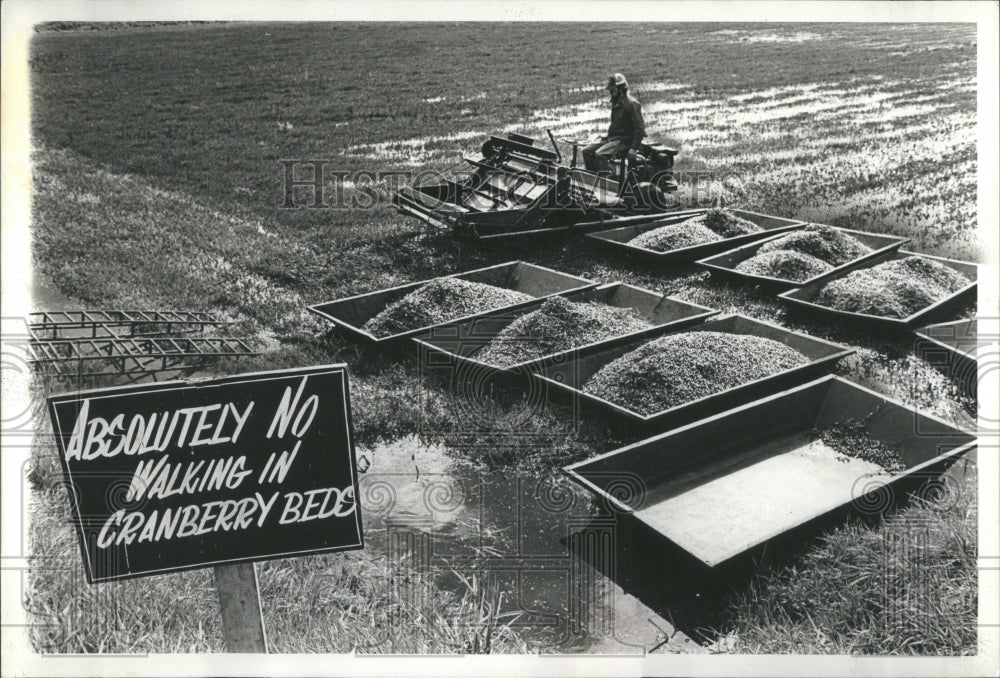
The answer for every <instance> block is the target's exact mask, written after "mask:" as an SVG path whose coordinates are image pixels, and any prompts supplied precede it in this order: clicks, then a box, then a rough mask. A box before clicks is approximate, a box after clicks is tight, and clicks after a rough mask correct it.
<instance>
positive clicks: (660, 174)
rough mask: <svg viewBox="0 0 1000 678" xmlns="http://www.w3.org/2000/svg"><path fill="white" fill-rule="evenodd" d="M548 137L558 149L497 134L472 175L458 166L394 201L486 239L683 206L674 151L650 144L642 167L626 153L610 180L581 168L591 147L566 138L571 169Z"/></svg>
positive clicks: (469, 164) (468, 161) (593, 225)
mask: <svg viewBox="0 0 1000 678" xmlns="http://www.w3.org/2000/svg"><path fill="white" fill-rule="evenodd" d="M549 138H550V139H551V141H552V150H549V149H548V148H543V147H541V146H539V145H538V144H537V143H536V140H535V139H533V138H531V137H528V136H524V135H521V134H513V133H512V134H508V135H507V137H506V138H503V137H498V136H491V137H490V138H489V139H488V140H487V141H486V142H485V143H484V144H483V146H482V158H481V159H478V160H476V159H472V158H464V162H463V163H461V165H462V166H463V167H466V168H467V171H466V172H465V173H463V174H459V173H458V172H456V171H455V168H454V167H453V168H452V172H451V173H450V174H451V175H452V176H451V177H447V178H446V177H442V178H441V179H440V180H438V181H436V182H433V183H425V184H420V185H415V186H408V187H405V188H403V189H401V190H400V191H398V192H397V193H396V194H395V195H394V196H393V204H395V206H396V209H397V210H398V211H400V212H402V213H403V214H407V215H410V216H414V217H416V218H418V219H420V220H421V221H423V222H425V223H427V224H429V225H431V226H434V227H437V228H440V229H448V230H451V231H453V232H454V233H455V234H456V235H459V236H465V237H471V238H476V239H481V240H487V239H497V238H510V237H517V236H526V235H531V234H544V233H559V232H567V231H574V230H578V231H584V230H593V229H597V228H600V227H601V226H602V223H603V222H604V221H605V220H607V219H611V218H614V217H618V216H622V215H637V214H657V213H662V212H669V211H673V210H676V209H678V206H677V205H676V204H674V202H675V201H673V200H671V199H670V198H668V197H667V195H666V194H667V193H671V192H673V191H676V190H677V183H676V181H675V180H674V177H673V174H672V170H673V166H674V156H675V155H677V151H676V150H675V149H672V148H668V147H666V146H663V145H660V144H643V145H642V147H641V148H640V149H639V153H638V154H637V157H636V161H635V162H633V163H629V161H628V159H627V158H626V157H624V156H623V157H621V158H619V159H618V160H617V163H616V164H617V171H616V172H615V173H614V174H613V176H607V175H602V174H595V173H594V172H590V171H587V170H585V169H583V168H582V167H578V166H577V157H578V151H579V149H580V147H581V146H583V145H585V144H586V142H582V141H577V140H573V139H560V141H562V142H563V143H564V144H570V145H572V148H573V155H572V159H571V160H570V161H569V164H566V163H565V162H564V161H563V157H562V153H561V151H560V150H559V144H558V143H556V138H555V137H554V136H553V135H552V133H551V132H549ZM456 167H457V166H456Z"/></svg>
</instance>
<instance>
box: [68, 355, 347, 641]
mask: <svg viewBox="0 0 1000 678" xmlns="http://www.w3.org/2000/svg"><path fill="white" fill-rule="evenodd" d="M49 413H50V415H51V417H52V424H53V428H54V430H55V432H56V440H57V442H58V445H59V453H60V461H61V463H62V468H63V474H64V481H65V484H66V487H67V489H68V491H69V495H70V502H71V504H72V506H73V512H74V515H75V517H76V522H77V525H78V526H79V536H80V548H81V551H82V553H83V560H84V570H85V573H86V576H87V580H88V581H89V582H90V583H95V582H104V581H114V580H118V579H127V578H132V577H143V576H149V575H154V574H160V573H166V572H177V571H181V570H189V569H194V568H201V567H214V568H215V585H216V589H217V590H218V594H219V606H220V609H221V612H222V620H223V626H224V629H223V630H224V636H225V640H226V649H227V650H229V651H230V652H266V651H267V641H266V637H265V634H264V623H263V618H262V616H261V604H260V595H259V592H258V588H257V574H256V570H255V566H254V562H255V561H258V560H264V559H271V558H287V557H293V556H300V555H306V554H312V553H326V552H330V551H344V550H350V549H360V548H364V539H363V533H362V529H361V512H360V509H359V507H358V502H357V497H358V479H357V474H356V467H357V463H356V460H355V453H354V444H353V440H352V435H351V430H352V427H351V409H350V389H349V387H348V380H347V371H346V367H345V366H344V365H329V366H322V367H309V368H301V369H294V370H279V371H275V372H261V373H255V374H246V375H239V376H233V377H224V378H221V379H213V380H206V381H199V382H193V383H189V382H167V383H160V384H143V385H138V386H127V387H121V388H110V389H96V390H93V391H85V392H80V393H72V394H64V395H57V396H52V397H50V398H49Z"/></svg>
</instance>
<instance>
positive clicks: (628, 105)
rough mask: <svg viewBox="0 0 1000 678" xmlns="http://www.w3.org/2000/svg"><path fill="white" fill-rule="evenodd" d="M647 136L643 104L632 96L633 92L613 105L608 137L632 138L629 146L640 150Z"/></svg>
mask: <svg viewBox="0 0 1000 678" xmlns="http://www.w3.org/2000/svg"><path fill="white" fill-rule="evenodd" d="M644 136H646V125H645V123H643V121H642V106H641V105H639V102H638V101H636V100H635V99H634V98H632V95H631V94H627V93H626V95H625V99H624V100H622V101H619V102H618V103H616V104H613V105H612V106H611V126H610V127H608V138H609V139H613V138H615V137H619V138H626V139H630V144H629V148H631V149H634V150H638V149H639V144H640V143H642V138H643V137H644Z"/></svg>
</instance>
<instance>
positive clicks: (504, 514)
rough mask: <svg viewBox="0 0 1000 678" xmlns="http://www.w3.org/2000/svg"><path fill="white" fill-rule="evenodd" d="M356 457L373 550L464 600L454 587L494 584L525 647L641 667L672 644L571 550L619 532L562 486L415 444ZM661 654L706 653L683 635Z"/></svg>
mask: <svg viewBox="0 0 1000 678" xmlns="http://www.w3.org/2000/svg"><path fill="white" fill-rule="evenodd" d="M359 456H361V457H364V458H365V459H366V461H362V462H361V463H362V465H364V464H367V463H368V462H370V464H371V465H370V467H369V468H368V470H367V472H366V473H365V474H364V475H363V476H362V477H361V484H360V486H361V505H362V511H363V516H364V521H365V537H366V540H367V543H368V547H367V548H372V549H375V550H376V552H385V553H386V555H387V556H389V557H390V562H398V563H405V564H407V565H408V566H413V567H416V568H417V569H420V570H423V571H426V572H431V573H433V575H434V577H435V580H436V582H437V584H438V585H439V586H443V587H446V588H449V589H451V590H453V591H455V592H456V593H463V592H464V591H465V590H466V586H465V584H463V583H462V580H461V578H460V577H459V576H458V575H461V576H462V577H465V578H467V579H471V577H472V575H473V574H476V575H477V577H478V579H479V581H483V579H484V578H485V579H488V580H492V581H494V582H495V583H496V585H497V588H498V589H499V591H501V592H502V593H503V606H502V609H503V611H504V612H508V613H509V612H519V613H520V614H519V616H518V618H517V619H516V621H514V623H513V626H515V627H517V628H518V630H519V632H520V633H521V634H522V636H523V637H525V638H526V639H527V640H528V642H529V643H537V644H544V645H545V647H547V648H552V647H554V648H556V649H555V651H557V652H571V653H593V652H600V653H609V654H625V655H635V654H642V653H643V652H644V651H651V650H653V649H654V648H657V646H658V645H660V644H661V643H663V641H665V640H666V636H667V635H670V634H673V633H674V632H675V629H674V628H673V627H672V626H671V625H670V624H669V623H668V622H667V621H666V620H664V619H662V618H661V617H660V616H659V615H657V614H656V613H655V612H653V611H652V610H650V609H649V608H647V607H646V606H645V605H643V604H642V603H641V602H640V601H638V600H637V599H636V598H634V597H632V596H630V595H628V594H626V593H625V592H624V591H623V590H622V589H621V588H620V587H618V586H617V585H616V584H615V583H614V582H613V581H612V580H610V579H608V577H606V576H605V575H603V574H601V573H600V572H598V571H597V570H595V569H594V568H593V567H591V565H590V564H588V562H587V561H586V560H584V559H583V558H581V557H579V556H578V555H576V554H575V553H574V552H573V550H572V547H571V544H578V543H581V544H583V545H584V548H585V549H586V548H588V547H589V548H590V549H591V550H593V549H594V547H595V545H597V546H598V547H600V545H601V543H602V540H603V543H604V544H607V539H608V538H609V536H610V535H611V534H612V532H613V528H611V527H610V526H609V524H608V523H609V514H608V513H607V511H603V512H602V511H600V510H599V507H595V505H594V504H593V503H592V501H591V499H590V497H589V495H588V494H587V493H585V492H583V491H582V490H580V489H578V488H576V487H574V486H571V485H570V483H569V481H568V480H567V479H566V478H565V477H564V476H561V475H555V474H537V473H517V472H502V473H501V472H496V473H488V472H482V471H480V470H477V469H474V468H472V467H471V466H465V465H463V464H461V463H460V462H456V461H455V460H453V459H452V458H450V457H449V456H448V454H447V452H446V451H445V448H443V447H441V446H428V445H423V444H421V443H420V442H419V441H418V440H417V438H415V437H409V438H404V439H402V440H399V441H396V442H395V443H392V444H389V445H383V446H379V447H376V448H374V449H366V450H359ZM595 520H596V522H595ZM598 552H599V553H600V554H601V556H606V555H607V554H608V552H607V551H601V550H600V548H598ZM606 565H607V563H605V566H606ZM657 649H659V650H660V651H674V652H676V651H698V650H699V649H700V647H699V646H697V645H696V644H695V643H693V642H692V641H690V640H689V639H687V638H686V637H685V636H684V635H683V634H680V633H678V634H676V635H674V636H673V638H672V639H671V640H670V642H668V643H666V644H664V645H662V647H660V648H657Z"/></svg>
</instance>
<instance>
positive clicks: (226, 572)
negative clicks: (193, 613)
mask: <svg viewBox="0 0 1000 678" xmlns="http://www.w3.org/2000/svg"><path fill="white" fill-rule="evenodd" d="M215 590H216V591H218V593H219V609H220V610H221V611H222V636H223V638H224V639H225V641H226V651H227V652H267V636H266V635H265V634H264V613H263V611H262V610H261V607H260V590H259V589H258V587H257V566H256V565H254V564H253V563H240V564H238V565H219V566H217V567H216V568H215Z"/></svg>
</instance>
